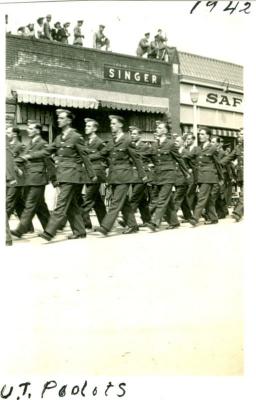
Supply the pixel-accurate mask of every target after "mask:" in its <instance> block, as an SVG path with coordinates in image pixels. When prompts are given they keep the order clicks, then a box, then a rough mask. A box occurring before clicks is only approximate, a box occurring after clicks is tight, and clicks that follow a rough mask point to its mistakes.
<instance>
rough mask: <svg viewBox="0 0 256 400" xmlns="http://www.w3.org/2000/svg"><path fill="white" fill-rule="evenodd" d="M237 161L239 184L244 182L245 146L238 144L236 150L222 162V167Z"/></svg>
mask: <svg viewBox="0 0 256 400" xmlns="http://www.w3.org/2000/svg"><path fill="white" fill-rule="evenodd" d="M233 160H237V182H243V180H244V145H243V144H238V145H237V146H236V147H235V148H234V150H233V151H232V152H231V153H230V154H228V155H227V156H225V157H224V158H223V159H222V160H221V164H222V165H227V164H228V163H229V162H230V161H233Z"/></svg>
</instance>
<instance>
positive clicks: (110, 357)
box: [1, 217, 243, 376]
mask: <svg viewBox="0 0 256 400" xmlns="http://www.w3.org/2000/svg"><path fill="white" fill-rule="evenodd" d="M15 225H16V221H15V220H13V219H12V220H11V226H12V227H14V226H15ZM183 225H184V226H182V227H181V228H179V229H177V230H174V231H170V230H162V231H161V232H158V233H150V232H149V231H148V230H146V229H141V231H140V233H137V234H132V235H126V236H123V235H122V234H121V231H122V230H121V229H120V228H118V230H117V231H116V232H115V233H113V234H111V235H110V237H108V238H99V237H98V235H97V234H96V233H90V234H88V237H87V238H86V239H80V240H73V241H67V240H63V239H64V238H65V236H66V235H67V234H68V233H69V229H68V228H66V229H65V231H64V232H62V233H60V234H59V235H58V236H57V238H56V243H50V244H42V243H43V241H42V239H40V238H38V237H36V234H30V235H26V236H24V238H23V239H21V240H14V245H13V246H12V247H8V248H6V249H5V259H6V260H10V262H11V265H8V268H6V271H5V282H4V285H3V293H2V294H3V296H4V301H5V304H8V307H7V311H6V316H3V320H5V318H8V324H6V326H7V329H6V335H7V338H8V340H7V341H4V340H3V341H2V343H1V347H2V349H1V359H2V365H5V371H6V372H7V373H15V372H17V371H22V374H23V375H25V374H29V373H32V374H50V373H54V372H56V371H57V372H58V373H63V374H77V375H79V374H80V375H83V376H84V375H85V374H92V375H97V374H99V375H105V376H106V375H172V374H177V375H238V374H242V372H243V343H242V340H243V334H242V320H243V313H242V306H243V305H242V237H243V222H240V223H235V222H233V220H232V219H231V218H230V217H229V218H227V219H226V220H224V221H220V223H219V224H218V225H212V226H203V225H202V226H199V227H197V228H192V227H190V226H189V225H188V224H183ZM35 227H36V229H38V228H39V225H37V223H35ZM116 233H119V234H116ZM14 277H15V279H14ZM10 287H11V288H12V290H11V291H10V290H9V288H10ZM17 333H18V334H17Z"/></svg>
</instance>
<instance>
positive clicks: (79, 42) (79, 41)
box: [73, 20, 84, 46]
mask: <svg viewBox="0 0 256 400" xmlns="http://www.w3.org/2000/svg"><path fill="white" fill-rule="evenodd" d="M83 23H84V21H83V20H79V21H77V25H76V26H75V28H74V42H73V44H74V45H75V46H83V39H84V35H83V34H82V31H81V27H82V25H83Z"/></svg>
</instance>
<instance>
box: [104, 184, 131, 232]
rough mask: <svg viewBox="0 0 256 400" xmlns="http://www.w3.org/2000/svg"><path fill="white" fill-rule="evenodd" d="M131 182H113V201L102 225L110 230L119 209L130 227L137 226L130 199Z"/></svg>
mask: <svg viewBox="0 0 256 400" xmlns="http://www.w3.org/2000/svg"><path fill="white" fill-rule="evenodd" d="M129 186H130V184H129V183H122V184H113V185H111V188H112V197H111V203H110V206H109V209H108V212H107V214H106V215H105V217H104V219H103V221H102V223H101V226H102V227H103V228H104V229H105V230H106V231H107V232H109V231H110V230H111V228H112V227H113V225H114V223H115V220H116V219H117V217H118V213H119V211H121V212H122V214H123V217H124V220H125V221H126V223H127V225H128V226H129V227H130V228H133V227H136V226H137V223H136V219H135V216H134V212H133V211H132V208H131V205H130V202H129V199H128V196H127V194H128V190H129Z"/></svg>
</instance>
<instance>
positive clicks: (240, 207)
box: [221, 128, 244, 222]
mask: <svg viewBox="0 0 256 400" xmlns="http://www.w3.org/2000/svg"><path fill="white" fill-rule="evenodd" d="M232 160H237V179H236V180H237V184H238V186H239V187H240V194H239V200H238V203H237V205H236V206H235V208H234V211H233V213H232V217H233V218H234V219H235V221H236V222H239V221H240V220H241V218H242V217H243V214H244V187H243V186H244V185H243V182H244V176H243V175H244V134H243V129H242V128H241V129H240V132H239V135H238V144H237V146H236V147H235V149H234V150H233V151H232V152H231V153H230V154H229V155H227V156H225V157H224V158H223V159H222V160H221V164H222V165H227V164H228V163H229V162H230V161H232Z"/></svg>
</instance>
